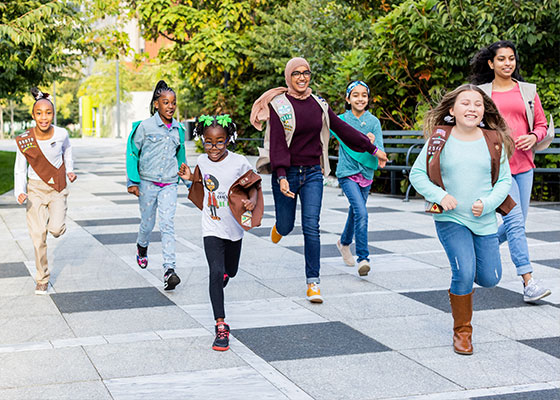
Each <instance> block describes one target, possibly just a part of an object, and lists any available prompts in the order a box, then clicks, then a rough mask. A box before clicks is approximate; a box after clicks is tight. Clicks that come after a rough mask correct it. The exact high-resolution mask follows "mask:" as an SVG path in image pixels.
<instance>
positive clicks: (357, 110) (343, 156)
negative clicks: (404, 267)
mask: <svg viewBox="0 0 560 400" xmlns="http://www.w3.org/2000/svg"><path fill="white" fill-rule="evenodd" d="M368 102H369V87H368V85H366V83H365V82H362V81H354V82H350V83H349V84H348V86H347V87H346V112H345V113H344V114H341V115H339V117H340V119H342V120H343V121H345V122H346V123H348V124H349V125H350V126H352V127H353V128H356V129H357V130H359V131H360V132H362V133H363V134H364V135H365V136H367V137H368V138H369V140H370V141H371V142H372V143H373V144H374V145H375V146H376V147H377V148H378V149H381V150H384V149H383V136H382V134H381V123H380V122H379V120H378V119H377V118H376V117H374V116H373V115H372V114H371V113H370V112H369V111H367V109H368ZM333 135H334V136H335V137H336V138H337V139H338V136H336V134H334V133H333ZM339 141H340V140H339ZM377 165H378V163H377V158H376V157H374V156H372V155H371V154H368V153H357V152H355V151H352V150H350V149H349V148H348V147H347V146H346V145H345V144H344V143H343V142H342V141H340V146H339V148H338V165H337V167H336V176H337V177H338V182H339V184H340V187H341V188H342V191H343V192H344V194H345V195H346V198H347V199H348V201H349V203H350V208H349V210H348V218H347V219H346V225H345V226H344V231H343V232H342V235H341V237H340V240H339V241H338V242H337V243H336V247H337V248H338V250H339V251H340V254H341V255H342V259H343V260H344V262H345V263H346V264H347V265H348V266H350V267H353V266H354V264H355V262H354V257H353V256H352V253H351V252H350V244H351V243H352V237H353V236H354V234H355V235H356V255H357V256H358V274H359V275H360V276H365V275H367V274H368V272H369V270H370V266H369V248H368V212H367V208H366V203H367V198H368V195H369V190H370V188H371V184H372V182H373V174H374V172H375V170H376V169H377Z"/></svg>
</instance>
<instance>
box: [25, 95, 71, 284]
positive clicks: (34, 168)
mask: <svg viewBox="0 0 560 400" xmlns="http://www.w3.org/2000/svg"><path fill="white" fill-rule="evenodd" d="M31 94H32V95H33V97H34V98H35V103H34V104H33V108H32V112H31V116H32V117H33V119H34V120H35V127H34V128H31V129H29V130H28V131H26V132H25V133H22V134H21V135H19V136H18V137H17V138H16V143H17V151H16V162H15V166H14V194H15V196H16V199H17V202H18V203H19V204H23V203H24V202H25V201H27V227H28V229H29V235H30V236H31V240H32V241H33V247H34V250H35V267H36V268H37V275H36V279H37V286H36V288H35V293H36V294H47V290H48V286H49V277H50V272H49V267H48V260H47V233H48V232H50V233H51V235H53V236H54V237H59V236H60V235H62V234H63V233H64V232H66V224H65V220H66V198H67V197H68V189H67V188H66V177H68V179H69V180H70V182H74V181H75V180H76V174H74V172H73V169H74V168H73V167H74V162H73V160H72V147H71V146H70V139H69V137H68V132H67V131H66V129H64V128H59V127H58V126H54V125H52V121H53V118H54V105H53V103H52V100H51V99H52V98H51V96H50V95H49V94H48V93H41V91H39V90H38V89H37V88H33V89H31ZM28 179H29V180H28Z"/></svg>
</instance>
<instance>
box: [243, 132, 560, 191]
mask: <svg viewBox="0 0 560 400" xmlns="http://www.w3.org/2000/svg"><path fill="white" fill-rule="evenodd" d="M237 141H256V142H259V143H258V144H259V145H262V142H263V139H262V138H237ZM424 143H425V141H424V137H423V133H422V131H398V130H387V131H383V144H384V147H385V153H387V156H389V158H390V159H391V158H392V159H393V160H390V161H389V162H387V165H386V166H385V168H383V169H382V171H389V175H390V178H389V179H390V183H391V194H393V195H396V194H397V185H398V183H399V181H400V177H399V173H400V174H402V176H403V177H405V178H406V179H407V180H408V174H409V173H410V169H411V168H412V164H414V160H415V159H416V157H415V156H417V155H418V154H419V153H420V151H421V150H422V146H424ZM394 154H396V155H397V156H396V157H394V156H393V157H391V155H394ZM547 154H554V155H559V154H560V128H556V129H555V138H554V139H553V141H552V143H551V144H550V147H549V148H548V149H545V150H541V151H537V152H536V153H535V157H542V156H545V155H547ZM329 159H330V160H333V161H338V156H335V155H330V156H329ZM534 172H535V173H536V174H544V173H546V174H555V175H559V176H560V168H535V169H534ZM411 189H412V185H411V184H410V181H408V183H407V188H406V192H405V196H404V199H403V201H408V200H409V196H410V190H411Z"/></svg>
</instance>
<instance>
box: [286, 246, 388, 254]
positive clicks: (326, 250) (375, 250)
mask: <svg viewBox="0 0 560 400" xmlns="http://www.w3.org/2000/svg"><path fill="white" fill-rule="evenodd" d="M286 248H288V249H290V250H293V251H295V252H296V253H299V254H305V247H304V246H286ZM368 248H369V254H377V255H379V254H391V252H390V251H387V250H384V249H380V248H379V247H375V246H371V245H368ZM350 250H351V251H352V254H356V244H355V243H352V244H351V245H350ZM321 257H340V251H338V248H337V247H336V244H322V245H321Z"/></svg>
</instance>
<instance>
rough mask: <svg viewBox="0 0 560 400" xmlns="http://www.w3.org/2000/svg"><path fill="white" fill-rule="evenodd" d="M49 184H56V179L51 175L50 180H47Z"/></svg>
mask: <svg viewBox="0 0 560 400" xmlns="http://www.w3.org/2000/svg"><path fill="white" fill-rule="evenodd" d="M47 183H48V184H49V185H54V179H53V178H52V177H51V179H49V181H48V182H47Z"/></svg>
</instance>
